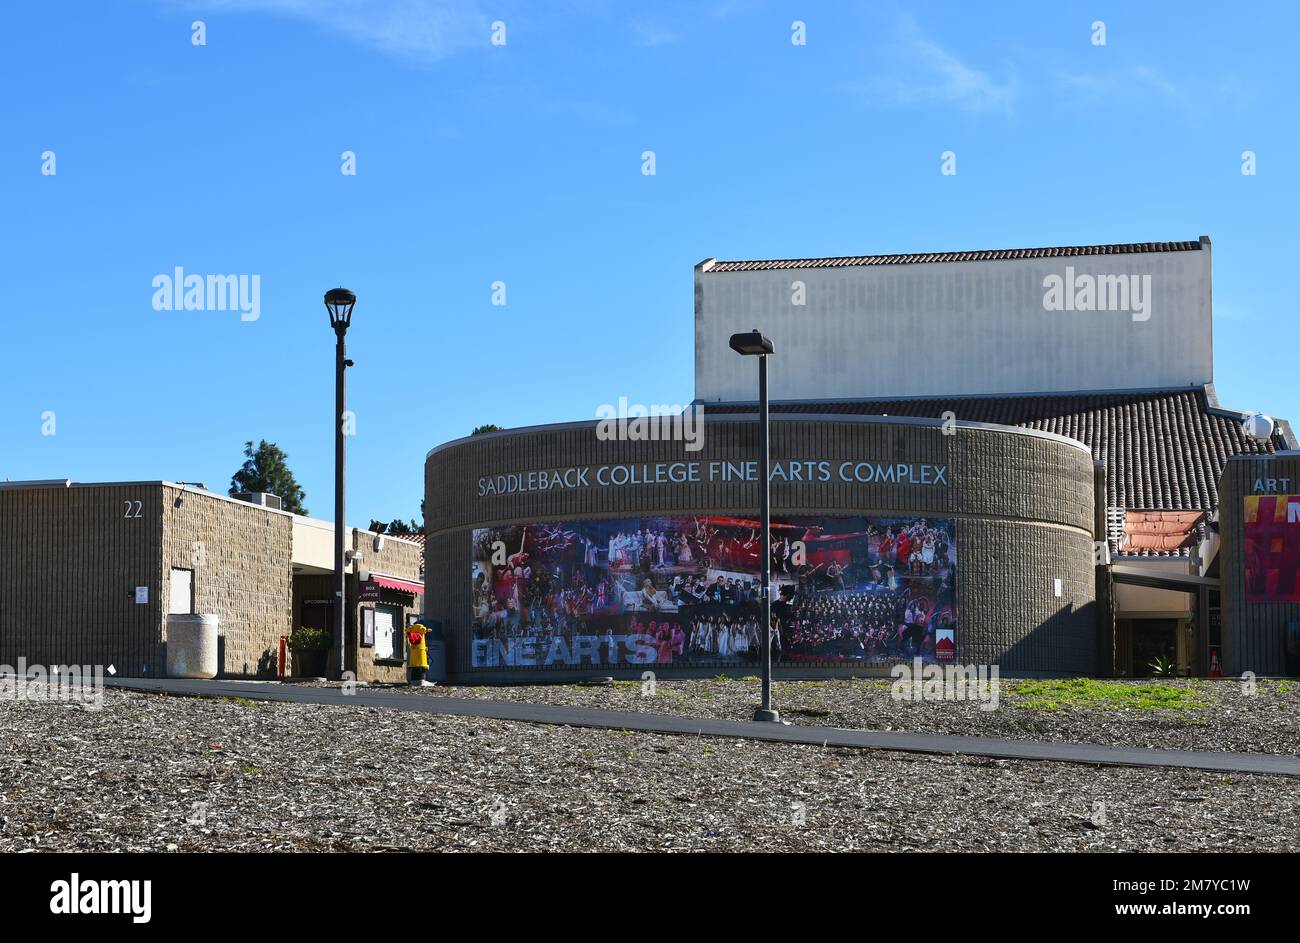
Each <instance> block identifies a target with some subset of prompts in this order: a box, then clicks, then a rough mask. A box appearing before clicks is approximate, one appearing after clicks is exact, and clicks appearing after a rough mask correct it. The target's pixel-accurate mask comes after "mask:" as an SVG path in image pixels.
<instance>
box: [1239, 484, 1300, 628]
mask: <svg viewBox="0 0 1300 943" xmlns="http://www.w3.org/2000/svg"><path fill="white" fill-rule="evenodd" d="M1245 500H1246V509H1245V511H1246V513H1245V524H1246V601H1247V602H1300V579H1297V574H1300V495H1296V494H1258V495H1250V496H1247V497H1246V499H1245Z"/></svg>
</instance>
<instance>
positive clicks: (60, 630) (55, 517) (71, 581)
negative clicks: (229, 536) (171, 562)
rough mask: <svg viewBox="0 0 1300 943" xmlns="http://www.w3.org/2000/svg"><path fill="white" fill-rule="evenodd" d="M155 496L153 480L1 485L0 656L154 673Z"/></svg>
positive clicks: (158, 641)
mask: <svg viewBox="0 0 1300 943" xmlns="http://www.w3.org/2000/svg"><path fill="white" fill-rule="evenodd" d="M137 502H138V503H137ZM162 505H163V489H162V486H161V485H160V484H159V483H158V482H140V483H134V484H133V483H123V484H112V485H97V486H89V487H87V486H76V485H74V486H73V487H71V488H67V487H53V488H45V487H41V488H23V489H9V488H4V489H0V664H4V665H8V666H9V667H11V668H16V667H17V663H18V659H19V658H26V659H27V662H28V664H29V665H36V664H39V665H43V666H45V667H46V668H49V667H51V666H54V665H73V664H75V665H100V666H102V667H104V668H105V669H107V667H108V666H109V665H113V666H114V667H115V668H116V670H117V672H118V674H119V675H124V676H126V677H141V676H149V677H153V676H158V675H161V674H162V673H163V664H164V663H163V647H162V642H163V620H164V619H165V617H166V611H167V601H166V596H165V595H164V594H163V587H162V584H161V580H160V574H159V571H158V560H159V546H160V540H161V535H162V513H163V511H162ZM137 586H144V587H147V589H148V601H147V602H145V603H139V604H138V603H136V601H135V588H136V587H137Z"/></svg>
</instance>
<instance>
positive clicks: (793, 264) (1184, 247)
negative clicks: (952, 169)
mask: <svg viewBox="0 0 1300 943" xmlns="http://www.w3.org/2000/svg"><path fill="white" fill-rule="evenodd" d="M1209 248H1210V237H1209V236H1199V237H1198V238H1196V239H1182V240H1176V241H1173V242H1116V243H1098V244H1093V245H1079V246H1026V247H1022V248H1011V249H958V250H951V249H949V250H943V251H938V252H899V253H882V254H875V255H831V256H818V257H805V258H793V259H715V258H709V259H707V260H706V261H707V262H708V263H710V264H709V265H707V266H705V265H704V263H701V264H700V265H699V266H697V267H696V268H697V270H698V271H700V272H702V273H725V272H743V271H756V270H763V269H768V270H771V269H788V268H849V267H852V266H855V265H910V264H918V263H925V262H1002V261H1016V260H1020V259H1053V258H1071V257H1077V256H1094V255H1142V254H1149V253H1158V252H1200V251H1202V250H1206V251H1208V250H1209ZM741 266H745V267H744V268H742V267H741Z"/></svg>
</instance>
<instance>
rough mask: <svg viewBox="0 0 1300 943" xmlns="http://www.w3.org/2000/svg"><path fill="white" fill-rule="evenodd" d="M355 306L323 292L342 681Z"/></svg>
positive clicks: (343, 292) (340, 293)
mask: <svg viewBox="0 0 1300 943" xmlns="http://www.w3.org/2000/svg"><path fill="white" fill-rule="evenodd" d="M356 303H357V296H356V295H354V294H353V293H352V292H350V291H348V290H347V289H346V288H331V289H330V290H329V291H327V292H325V308H326V309H327V310H328V311H329V313H330V327H332V328H333V329H334V334H335V336H336V337H337V338H338V343H337V344H336V345H335V347H334V657H335V659H336V660H337V667H336V669H335V672H336V674H337V675H338V678H339V680H342V678H343V672H344V671H346V670H347V644H346V641H345V639H346V626H347V600H348V595H347V593H348V585H347V572H346V559H345V557H344V550H343V536H344V534H345V533H346V532H347V526H346V523H345V507H344V500H343V471H344V468H345V465H346V461H345V459H346V454H345V453H346V449H345V446H344V444H343V412H344V409H345V402H346V392H347V383H346V380H345V378H344V375H345V371H346V370H347V368H348V367H350V366H352V361H351V360H348V359H347V348H346V346H345V345H344V342H343V336H344V335H345V334H347V332H348V328H349V327H350V326H351V325H352V309H353V307H355V306H356Z"/></svg>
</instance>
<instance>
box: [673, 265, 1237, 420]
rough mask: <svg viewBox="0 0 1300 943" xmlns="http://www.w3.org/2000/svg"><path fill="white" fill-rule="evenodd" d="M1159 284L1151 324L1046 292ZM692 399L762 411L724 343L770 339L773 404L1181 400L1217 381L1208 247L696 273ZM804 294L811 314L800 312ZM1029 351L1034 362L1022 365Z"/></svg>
mask: <svg viewBox="0 0 1300 943" xmlns="http://www.w3.org/2000/svg"><path fill="white" fill-rule="evenodd" d="M1067 265H1068V266H1072V267H1073V269H1074V271H1075V274H1076V275H1083V274H1087V275H1092V276H1106V275H1117V274H1133V275H1139V276H1142V275H1147V276H1150V284H1151V295H1152V298H1151V309H1150V317H1149V319H1147V320H1145V321H1134V320H1133V315H1132V314H1131V313H1128V312H1123V311H1048V310H1045V309H1044V307H1043V296H1044V288H1043V279H1044V277H1045V276H1048V275H1051V274H1058V275H1063V274H1064V273H1065V269H1066V266H1067ZM695 278H696V292H695V298H696V312H695V396H696V398H697V399H699V400H701V401H703V402H706V403H714V402H739V401H745V400H754V399H755V398H756V397H757V394H756V384H757V380H756V378H755V369H754V364H753V363H752V361H751V360H750V359H749V358H743V357H740V356H737V355H736V354H735V353H734V352H733V351H732V350H731V349H730V348H729V347H728V346H727V341H728V339H729V338H730V336H731V335H732V334H733V333H736V332H738V331H749V330H752V329H754V328H755V327H757V328H759V329H760V330H762V331H763V332H764V333H765V334H767V336H769V337H770V338H772V341H773V343H774V345H775V347H776V356H774V357H773V358H772V362H771V370H772V378H771V383H772V386H771V389H772V393H771V395H772V398H773V399H774V400H803V399H854V398H870V397H906V396H940V395H944V396H951V395H978V394H994V393H1038V392H1049V391H1052V392H1064V391H1073V390H1121V389H1133V388H1137V387H1142V388H1151V387H1182V386H1189V385H1200V384H1203V383H1208V382H1211V381H1212V380H1213V372H1214V371H1213V364H1212V358H1211V308H1210V299H1211V292H1210V288H1211V286H1210V247H1209V245H1208V244H1206V245H1204V246H1203V248H1202V249H1200V250H1191V251H1178V252H1151V253H1130V254H1123V255H1096V256H1067V257H1058V258H1049V259H1019V260H1004V261H989V262H935V263H909V264H902V265H872V266H847V267H827V268H789V269H776V270H760V271H749V272H708V271H700V270H699V269H697V270H696V275H695ZM796 281H799V282H803V283H804V285H805V291H806V304H805V305H804V306H796V305H795V304H793V303H792V284H793V283H794V282H796ZM1025 351H1032V352H1033V355H1032V356H1024V355H1023V353H1024V352H1025Z"/></svg>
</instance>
